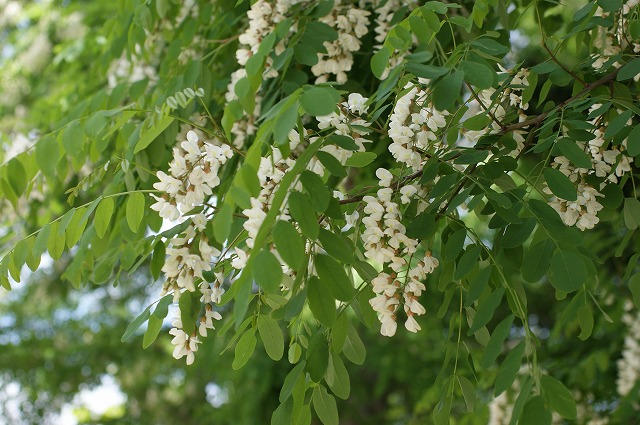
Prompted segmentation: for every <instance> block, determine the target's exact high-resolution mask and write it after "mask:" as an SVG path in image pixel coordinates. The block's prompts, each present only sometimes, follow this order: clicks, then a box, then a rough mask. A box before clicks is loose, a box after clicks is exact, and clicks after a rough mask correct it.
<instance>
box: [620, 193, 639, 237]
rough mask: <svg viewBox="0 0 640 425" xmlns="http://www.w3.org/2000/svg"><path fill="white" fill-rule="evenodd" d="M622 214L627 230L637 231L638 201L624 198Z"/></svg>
mask: <svg viewBox="0 0 640 425" xmlns="http://www.w3.org/2000/svg"><path fill="white" fill-rule="evenodd" d="M623 214H624V224H625V225H626V226H627V229H629V230H635V229H637V228H638V226H640V201H638V200H637V199H636V198H625V200H624V210H623Z"/></svg>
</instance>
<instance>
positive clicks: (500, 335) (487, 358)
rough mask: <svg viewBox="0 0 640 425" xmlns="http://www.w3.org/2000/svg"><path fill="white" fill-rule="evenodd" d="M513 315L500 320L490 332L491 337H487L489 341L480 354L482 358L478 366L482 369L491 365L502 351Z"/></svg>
mask: <svg viewBox="0 0 640 425" xmlns="http://www.w3.org/2000/svg"><path fill="white" fill-rule="evenodd" d="M514 318H515V316H514V315H513V314H512V315H510V316H507V317H505V318H504V319H503V320H502V322H500V323H499V324H498V326H496V328H495V329H494V331H493V333H492V334H491V339H489V343H488V344H487V346H486V347H485V348H484V354H483V355H482V360H481V361H480V366H481V367H482V368H483V369H488V368H489V367H491V365H492V364H493V362H495V361H496V359H497V358H498V356H499V355H500V353H501V352H502V346H503V344H504V341H505V340H506V339H507V337H508V336H509V331H510V330H511V325H512V324H513V319H514Z"/></svg>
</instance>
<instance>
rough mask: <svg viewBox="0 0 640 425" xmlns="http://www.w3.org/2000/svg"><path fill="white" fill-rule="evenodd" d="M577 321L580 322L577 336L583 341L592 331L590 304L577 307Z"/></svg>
mask: <svg viewBox="0 0 640 425" xmlns="http://www.w3.org/2000/svg"><path fill="white" fill-rule="evenodd" d="M578 322H579V323H580V335H578V338H580V339H581V340H583V341H585V340H587V339H588V338H589V337H590V336H591V333H592V332H593V310H592V309H591V306H590V305H582V306H580V307H579V308H578Z"/></svg>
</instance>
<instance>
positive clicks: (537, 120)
mask: <svg viewBox="0 0 640 425" xmlns="http://www.w3.org/2000/svg"><path fill="white" fill-rule="evenodd" d="M619 71H620V68H618V69H616V70H615V71H613V72H612V73H610V74H608V75H606V76H604V77H602V78H601V79H599V80H597V81H594V82H593V83H591V84H587V85H586V86H585V88H583V89H582V90H580V91H579V92H578V93H576V94H575V95H573V96H571V97H570V98H569V99H567V100H565V101H564V102H562V103H561V104H559V105H558V106H556V107H555V108H553V109H551V110H550V111H547V112H543V113H542V114H540V115H538V116H537V117H535V118H531V119H528V120H526V121H522V122H519V123H515V124H511V125H507V126H505V127H504V128H502V129H501V130H500V133H499V134H506V133H509V132H511V131H513V130H519V129H521V128H524V127H529V126H530V125H539V124H540V123H542V121H544V119H545V118H547V117H548V116H549V114H551V113H552V112H556V111H557V110H560V109H564V108H565V107H566V106H567V105H568V104H569V103H571V102H573V101H574V100H576V99H580V98H581V97H582V96H584V95H585V94H587V93H589V92H590V91H591V90H593V89H595V88H596V87H600V86H603V85H605V84H607V83H609V82H610V81H613V80H615V79H616V75H618V72H619Z"/></svg>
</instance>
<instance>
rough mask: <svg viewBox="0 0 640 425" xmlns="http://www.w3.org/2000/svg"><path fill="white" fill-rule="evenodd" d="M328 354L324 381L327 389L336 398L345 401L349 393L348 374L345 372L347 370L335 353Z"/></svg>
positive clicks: (349, 382)
mask: <svg viewBox="0 0 640 425" xmlns="http://www.w3.org/2000/svg"><path fill="white" fill-rule="evenodd" d="M330 354H331V355H330V356H329V366H328V368H327V374H326V376H325V381H327V384H328V385H329V388H330V389H331V391H333V393H334V394H335V395H336V396H337V397H340V398H341V399H343V400H347V399H348V398H349V393H350V392H351V381H350V379H349V372H347V368H346V367H345V366H344V363H343V362H342V359H341V358H340V356H339V355H337V354H336V353H330Z"/></svg>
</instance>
